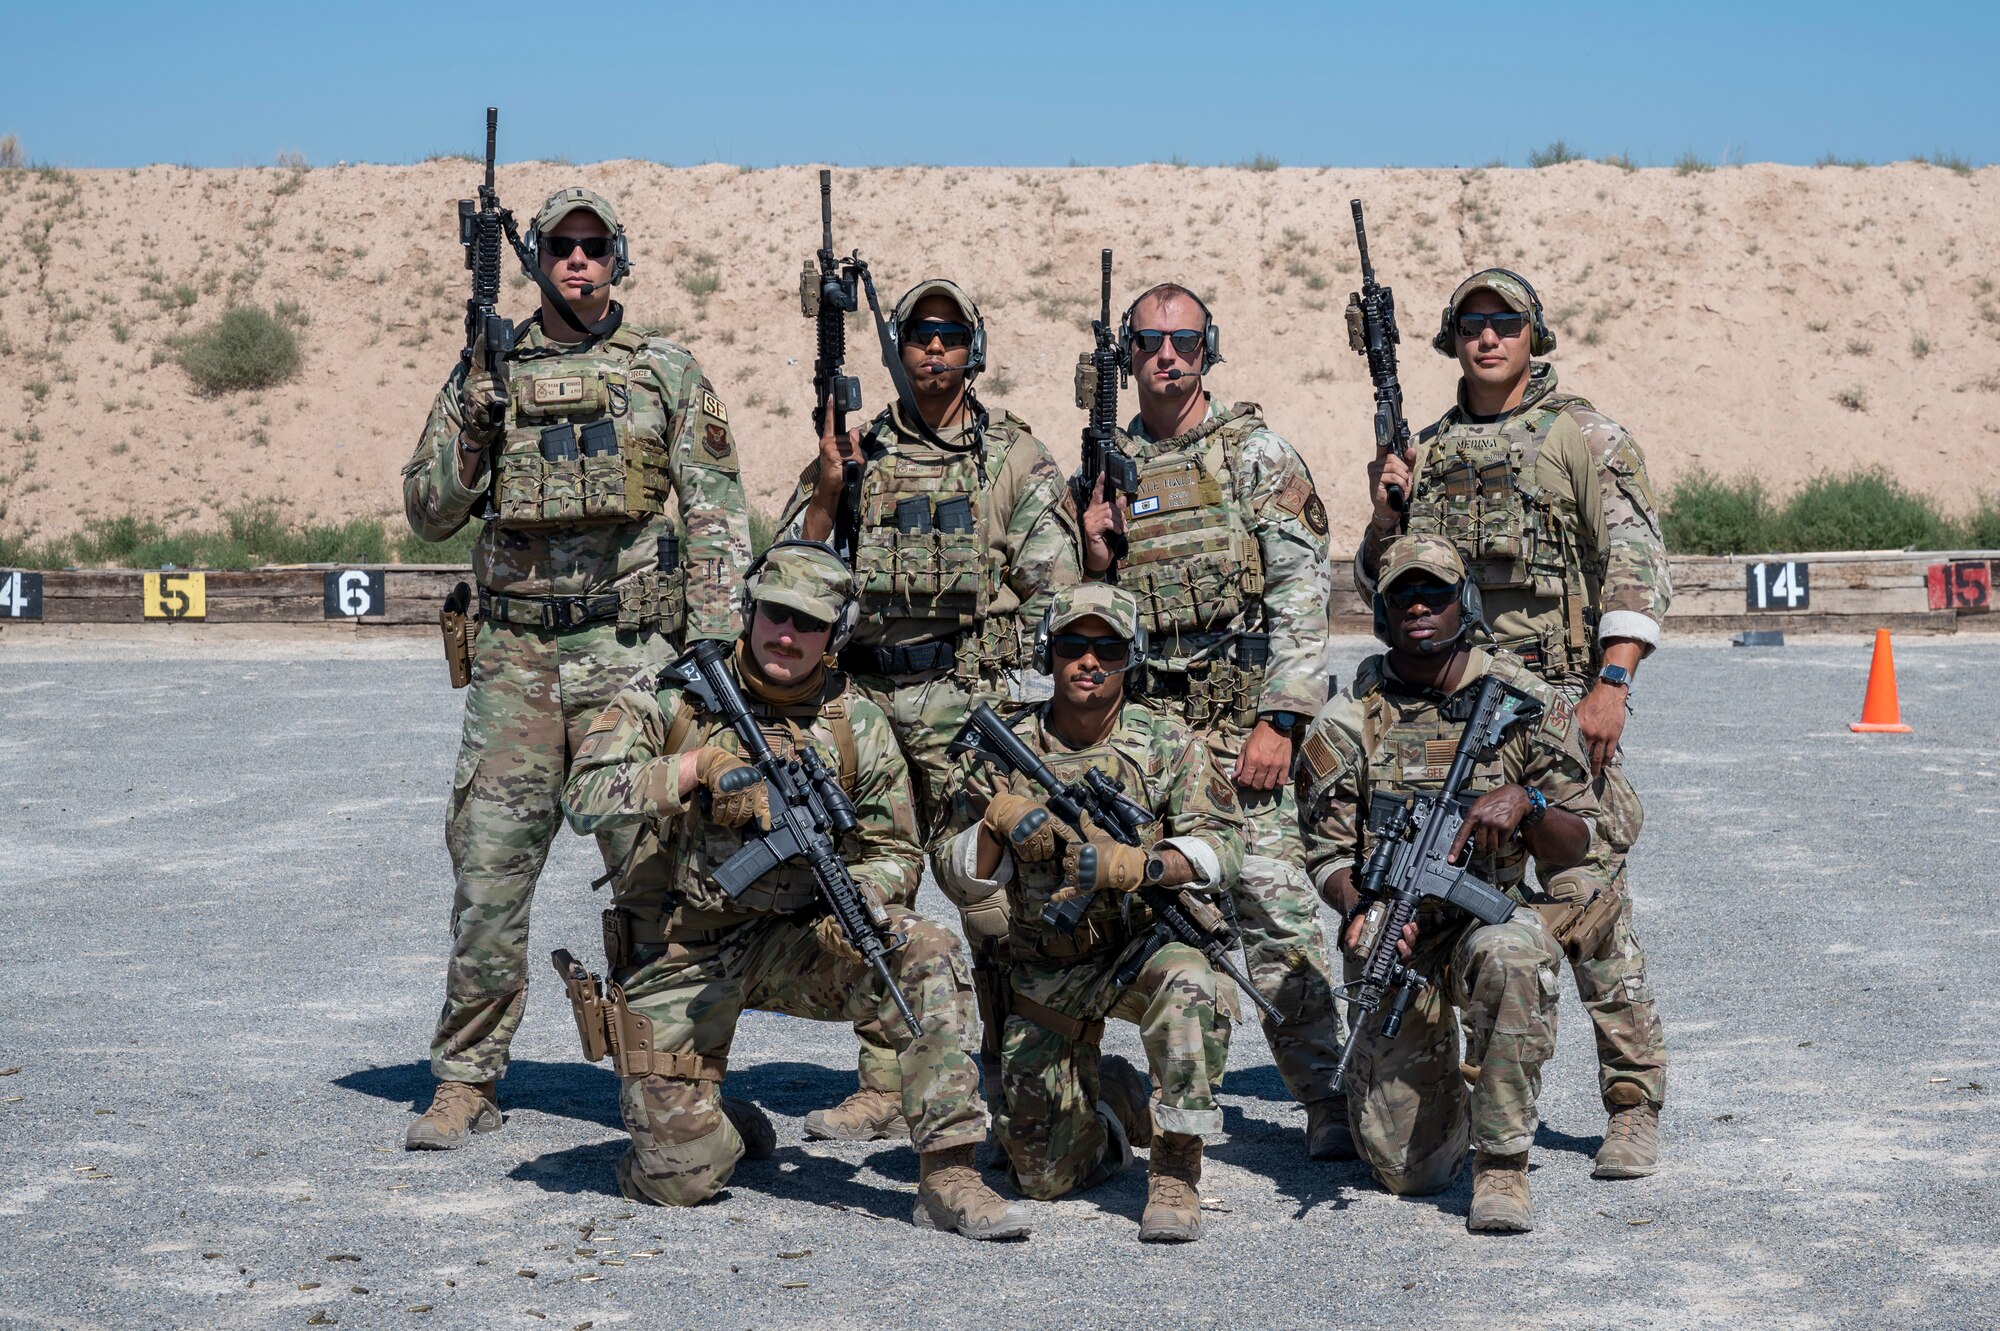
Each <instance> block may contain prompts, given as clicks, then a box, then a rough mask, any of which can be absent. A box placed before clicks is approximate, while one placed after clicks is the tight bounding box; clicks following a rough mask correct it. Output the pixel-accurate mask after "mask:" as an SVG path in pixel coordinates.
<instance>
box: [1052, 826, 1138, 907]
mask: <svg viewBox="0 0 2000 1331" xmlns="http://www.w3.org/2000/svg"><path fill="white" fill-rule="evenodd" d="M1145 878H1146V851H1145V849H1144V848H1143V847H1140V846H1128V845H1125V844H1124V843H1123V842H1120V841H1097V840H1092V841H1078V842H1075V843H1073V844H1072V845H1071V846H1070V848H1069V849H1068V850H1067V851H1065V852H1064V853H1063V876H1062V881H1063V885H1062V888H1061V890H1059V891H1058V892H1057V893H1056V894H1055V896H1054V897H1052V898H1051V900H1052V901H1056V902H1063V901H1068V900H1069V899H1070V898H1071V897H1076V896H1084V895H1087V894H1089V893H1091V892H1136V891H1138V890H1139V887H1140V885H1141V884H1142V883H1144V882H1145Z"/></svg>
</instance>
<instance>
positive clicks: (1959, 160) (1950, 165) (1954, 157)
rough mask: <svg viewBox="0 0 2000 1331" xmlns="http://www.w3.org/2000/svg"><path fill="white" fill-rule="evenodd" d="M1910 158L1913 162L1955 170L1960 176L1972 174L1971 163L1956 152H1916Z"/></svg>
mask: <svg viewBox="0 0 2000 1331" xmlns="http://www.w3.org/2000/svg"><path fill="white" fill-rule="evenodd" d="M1910 160H1911V161H1913V162H1926V163H1929V164H1930V165H1931V166H1941V167H1943V168H1944V169H1945V170H1947V171H1953V172H1956V173H1957V174H1959V175H1961V176H1969V175H1971V174H1972V163H1971V162H1970V161H1969V160H1967V159H1966V158H1965V157H1963V156H1961V155H1959V154H1958V153H1942V152H1934V153H1918V154H1917V155H1916V156H1915V157H1912V158H1911V159H1910Z"/></svg>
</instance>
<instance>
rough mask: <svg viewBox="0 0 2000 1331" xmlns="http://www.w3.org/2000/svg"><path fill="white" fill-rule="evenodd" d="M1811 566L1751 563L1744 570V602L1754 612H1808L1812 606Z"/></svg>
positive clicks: (1786, 563) (1791, 562)
mask: <svg viewBox="0 0 2000 1331" xmlns="http://www.w3.org/2000/svg"><path fill="white" fill-rule="evenodd" d="M1811 567H1812V566H1811V565H1809V564H1801V563H1798V562H1796V561H1793V560H1787V561H1786V562H1785V563H1782V564H1751V565H1750V566H1749V567H1748V568H1746V569H1745V570H1744V599H1745V602H1746V604H1747V608H1748V609H1751V610H1805V609H1808V608H1809V607H1810V606H1811V604H1812V586H1811V582H1810V573H1811Z"/></svg>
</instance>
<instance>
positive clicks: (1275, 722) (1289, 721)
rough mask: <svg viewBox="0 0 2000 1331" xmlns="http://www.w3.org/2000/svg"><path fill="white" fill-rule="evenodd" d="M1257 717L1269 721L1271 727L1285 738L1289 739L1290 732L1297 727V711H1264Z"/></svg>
mask: <svg viewBox="0 0 2000 1331" xmlns="http://www.w3.org/2000/svg"><path fill="white" fill-rule="evenodd" d="M1257 719H1258V720H1260V721H1266V722H1269V723H1270V726H1271V729H1273V730H1275V731H1277V732H1278V733H1279V734H1280V735H1283V736H1284V737H1285V738H1286V739H1290V738H1291V737H1292V732H1293V731H1295V730H1297V729H1298V728H1299V714H1298V713H1297V712H1264V713H1261V714H1260V715H1259V716H1258V718H1257Z"/></svg>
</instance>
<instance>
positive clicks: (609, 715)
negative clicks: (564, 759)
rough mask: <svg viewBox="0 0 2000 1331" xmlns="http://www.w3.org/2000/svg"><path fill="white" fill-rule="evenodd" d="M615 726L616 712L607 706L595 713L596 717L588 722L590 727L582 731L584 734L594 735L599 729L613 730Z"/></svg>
mask: <svg viewBox="0 0 2000 1331" xmlns="http://www.w3.org/2000/svg"><path fill="white" fill-rule="evenodd" d="M617 726H618V713H617V712H616V711H615V710H614V709H612V708H609V707H607V708H605V709H604V710H603V711H601V712H599V713H598V714H597V719H596V720H595V721H592V722H591V723H590V729H588V730H586V731H584V732H583V733H584V734H586V735H595V734H596V733H597V732H598V731H600V730H615V729H616V728H617Z"/></svg>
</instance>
